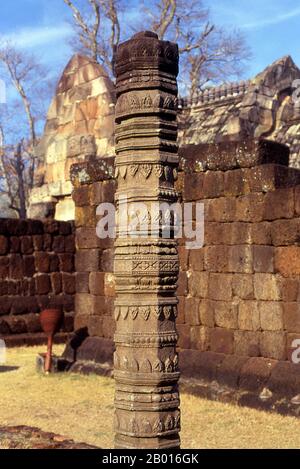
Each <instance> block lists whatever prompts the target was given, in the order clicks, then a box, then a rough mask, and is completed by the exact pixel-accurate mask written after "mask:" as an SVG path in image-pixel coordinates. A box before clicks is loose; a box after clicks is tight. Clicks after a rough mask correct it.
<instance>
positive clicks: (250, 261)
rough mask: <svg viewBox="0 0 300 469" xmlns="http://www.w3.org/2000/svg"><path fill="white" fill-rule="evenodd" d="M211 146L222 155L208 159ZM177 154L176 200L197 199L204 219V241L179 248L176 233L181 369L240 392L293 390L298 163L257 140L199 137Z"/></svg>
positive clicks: (297, 330) (297, 327)
mask: <svg viewBox="0 0 300 469" xmlns="http://www.w3.org/2000/svg"><path fill="white" fill-rule="evenodd" d="M216 151H217V154H219V156H222V158H219V160H218V162H217V164H216V159H215V158H214V156H215V155H216V153H215V152H216ZM245 154H247V158H246V159H245V160H244V156H245ZM241 155H242V156H241ZM182 156H183V157H184V167H185V171H184V173H182V174H181V176H180V181H179V184H180V185H181V187H183V192H182V193H183V201H184V202H192V201H193V202H195V201H201V202H203V203H204V219H205V221H204V246H203V247H202V248H201V249H196V250H187V249H185V246H184V240H183V241H182V242H181V246H180V247H179V252H180V259H181V261H180V265H181V277H180V282H179V289H178V295H179V316H178V331H179V347H180V350H181V354H180V356H181V363H182V368H183V370H184V373H185V375H186V376H189V377H197V376H198V377H199V378H202V379H207V380H209V381H210V382H212V381H215V382H217V383H219V384H221V385H224V384H225V385H230V386H231V387H235V388H239V389H243V390H245V389H246V390H248V391H250V390H252V391H253V389H255V390H256V391H259V392H261V391H263V388H264V387H267V388H268V389H269V390H271V394H270V396H271V395H272V393H274V394H276V392H279V391H280V392H281V394H284V395H285V396H289V397H292V396H295V395H296V394H298V392H299V384H300V369H299V365H298V366H297V365H295V364H293V363H292V361H291V354H292V352H293V350H295V349H294V348H292V342H293V340H294V339H299V338H300V308H299V298H300V296H299V295H300V289H299V287H300V245H299V240H300V237H299V235H300V231H299V230H300V204H299V200H300V199H299V194H300V171H299V170H295V169H291V168H288V167H287V166H285V165H284V164H285V163H286V164H288V161H286V156H287V155H286V149H285V147H283V146H280V145H277V144H275V145H272V144H269V143H268V142H266V141H265V142H261V143H255V142H252V143H250V142H247V143H246V144H239V145H234V144H228V145H219V146H216V147H209V146H205V145H203V146H201V145H200V146H199V147H198V148H195V147H194V148H185V149H182ZM272 161H273V162H272ZM259 163H260V164H259ZM278 163H281V164H278ZM199 168H200V171H199ZM203 168H205V170H201V169H203ZM256 398H258V396H256ZM240 399H241V401H243V399H244V400H245V399H246V398H245V397H244V395H243V396H242V397H241V398H240ZM248 399H250V398H249V396H248ZM251 399H252V400H253V396H251ZM251 399H250V400H251ZM262 402H263V401H261V402H260V403H262ZM256 405H257V402H256Z"/></svg>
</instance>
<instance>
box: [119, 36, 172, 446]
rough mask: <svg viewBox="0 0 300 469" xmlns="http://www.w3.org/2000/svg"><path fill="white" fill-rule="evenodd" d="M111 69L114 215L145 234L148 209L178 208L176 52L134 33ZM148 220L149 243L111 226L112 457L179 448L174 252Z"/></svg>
mask: <svg viewBox="0 0 300 469" xmlns="http://www.w3.org/2000/svg"><path fill="white" fill-rule="evenodd" d="M115 70H116V76H117V105H116V172H115V177H116V179H117V182H118V189H117V193H116V205H117V213H119V212H120V210H121V209H123V205H122V204H123V202H122V201H123V200H124V198H126V200H127V202H128V203H129V204H132V203H137V202H143V203H144V204H145V205H146V210H145V213H144V214H143V218H142V221H143V223H145V224H146V227H147V226H148V224H149V223H150V222H151V216H152V218H155V216H156V214H155V212H153V211H151V208H152V207H153V204H155V203H162V202H170V203H174V202H176V200H177V193H176V191H175V190H174V181H176V178H177V168H178V155H177V143H176V140H177V122H176V114H177V105H178V100H177V82H176V76H177V73H178V47H177V45H175V44H172V43H169V42H164V41H159V40H158V38H157V35H156V34H154V33H151V32H149V31H148V32H144V33H139V34H137V35H135V36H133V38H132V39H131V40H129V41H127V42H125V43H123V44H121V45H120V46H119V47H118V50H117V53H116V67H115ZM153 213H154V217H153V215H152V214H153ZM131 216H134V215H132V214H131ZM156 218H157V219H156ZM156 218H155V220H154V221H155V223H157V227H158V228H157V232H156V231H155V234H154V236H153V232H152V233H151V234H152V236H150V234H149V233H148V231H147V230H146V232H145V233H144V235H143V236H141V233H142V231H140V234H138V235H137V236H135V237H134V238H132V237H130V236H129V234H127V235H126V231H124V230H125V229H124V226H123V221H119V222H118V223H117V226H116V233H117V235H119V236H117V238H116V242H115V276H116V300H115V308H114V317H115V320H116V334H115V344H116V352H115V355H114V367H115V371H114V376H115V383H116V392H115V432H116V438H115V445H116V447H117V448H179V445H180V440H179V431H180V411H179V393H178V379H179V371H178V355H177V353H176V343H177V332H176V325H175V322H176V317H177V298H176V287H177V279H178V271H179V262H178V251H177V243H176V240H175V239H174V237H172V236H171V235H170V236H169V237H166V236H165V235H163V234H162V230H161V228H162V226H163V221H162V219H161V217H160V215H159V212H158V215H157V217H156ZM126 219H127V216H126ZM118 220H119V217H118ZM120 220H121V218H120ZM130 220H131V219H130V217H129V223H130ZM152 221H153V220H152ZM155 226H156V225H155ZM170 226H171V229H170V233H173V230H174V226H173V224H172V223H171V224H170Z"/></svg>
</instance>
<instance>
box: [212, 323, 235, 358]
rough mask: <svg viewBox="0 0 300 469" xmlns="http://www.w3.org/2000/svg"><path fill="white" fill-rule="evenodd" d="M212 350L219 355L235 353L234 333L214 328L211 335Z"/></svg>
mask: <svg viewBox="0 0 300 469" xmlns="http://www.w3.org/2000/svg"><path fill="white" fill-rule="evenodd" d="M210 344H211V350H212V351H213V352H217V353H225V354H229V355H230V354H232V353H233V352H234V335H233V331H231V330H227V329H223V328H220V327H218V328H214V329H213V330H212V331H211V335H210Z"/></svg>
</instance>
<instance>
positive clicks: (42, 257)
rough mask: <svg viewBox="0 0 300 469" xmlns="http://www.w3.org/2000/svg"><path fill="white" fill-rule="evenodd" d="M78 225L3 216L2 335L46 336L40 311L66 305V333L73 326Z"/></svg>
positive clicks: (21, 339) (27, 339) (11, 341)
mask: <svg viewBox="0 0 300 469" xmlns="http://www.w3.org/2000/svg"><path fill="white" fill-rule="evenodd" d="M74 252H75V241H74V225H73V223H69V222H57V221H51V220H46V221H38V220H15V219H0V337H1V338H3V339H4V340H5V342H6V344H7V345H8V346H9V345H21V344H23V343H24V344H29V343H32V344H35V343H40V342H44V341H45V336H44V334H41V327H40V322H39V313H40V311H41V310H43V309H45V308H47V307H62V308H63V310H64V313H65V323H64V327H63V329H62V334H59V335H58V339H59V338H60V339H61V340H63V339H65V338H66V334H63V332H65V333H66V332H71V331H72V330H73V316H74V293H75V275H74Z"/></svg>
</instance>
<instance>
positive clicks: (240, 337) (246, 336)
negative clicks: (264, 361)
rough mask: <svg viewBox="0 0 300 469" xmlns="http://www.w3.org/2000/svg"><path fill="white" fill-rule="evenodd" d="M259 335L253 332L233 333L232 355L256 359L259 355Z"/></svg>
mask: <svg viewBox="0 0 300 469" xmlns="http://www.w3.org/2000/svg"><path fill="white" fill-rule="evenodd" d="M259 340H260V333H259V332H254V331H239V330H236V331H234V353H235V355H239V356H245V357H257V356H259V354H260V348H259Z"/></svg>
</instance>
